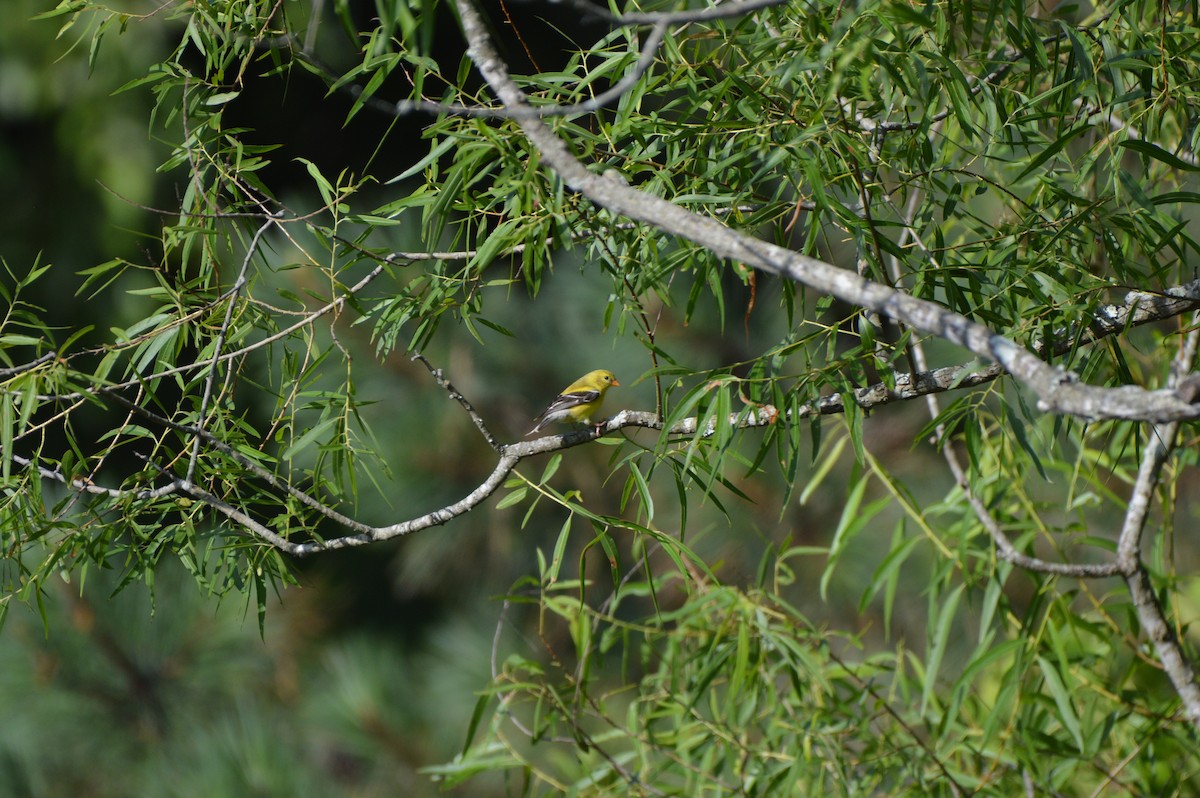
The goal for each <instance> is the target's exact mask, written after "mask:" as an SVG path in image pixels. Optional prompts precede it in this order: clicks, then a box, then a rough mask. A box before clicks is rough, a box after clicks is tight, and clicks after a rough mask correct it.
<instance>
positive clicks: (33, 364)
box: [0, 352, 58, 380]
mask: <svg viewBox="0 0 1200 798" xmlns="http://www.w3.org/2000/svg"><path fill="white" fill-rule="evenodd" d="M56 357H58V353H57V352H47V353H46V354H44V355H42V356H41V357H39V358H37V359H36V360H31V361H29V362H28V363H22V364H21V365H19V366H13V367H12V368H7V369H0V380H3V379H8V378H9V377H15V376H17V375H18V374H24V373H25V372H26V371H32V370H34V369H35V368H37V367H38V366H40V365H42V364H43V363H49V362H50V361H51V360H54V358H56Z"/></svg>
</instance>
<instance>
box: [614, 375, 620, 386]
mask: <svg viewBox="0 0 1200 798" xmlns="http://www.w3.org/2000/svg"><path fill="white" fill-rule="evenodd" d="M620 384H621V383H620V381H619V380H618V379H617V378H616V377H613V385H620Z"/></svg>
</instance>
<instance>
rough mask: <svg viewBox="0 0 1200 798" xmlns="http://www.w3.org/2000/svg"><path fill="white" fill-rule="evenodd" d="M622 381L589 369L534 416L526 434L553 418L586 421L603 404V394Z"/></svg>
mask: <svg viewBox="0 0 1200 798" xmlns="http://www.w3.org/2000/svg"><path fill="white" fill-rule="evenodd" d="M620 384H621V383H619V382H617V378H616V377H614V376H613V373H612V372H611V371H607V370H605V369H596V370H595V371H589V372H588V373H587V374H584V375H583V376H582V377H580V378H579V379H577V380H575V382H573V383H571V384H570V385H568V386H567V387H566V388H564V389H563V392H562V393H560V394H559V395H558V396H557V397H556V398H555V399H554V401H553V402H551V403H550V406H549V407H547V408H546V409H545V411H544V412H543V413H542V414H541V415H540V416H538V417H537V418H536V419H534V425H535V426H534V428H533V429H531V430H529V432H527V433H525V434H526V436H529V435H533V434H534V433H535V432H537V431H539V430H540V429H541V428H542V427H544V426H546V425H547V424H549V423H550V422H552V421H566V422H568V423H571V424H586V423H587V422H589V421H591V419H592V416H593V415H595V413H596V411H598V410H599V409H600V405H601V404H603V403H604V394H605V393H607V392H608V389H609V388H611V387H613V386H614V385H620Z"/></svg>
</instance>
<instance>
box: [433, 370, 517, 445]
mask: <svg viewBox="0 0 1200 798" xmlns="http://www.w3.org/2000/svg"><path fill="white" fill-rule="evenodd" d="M411 359H412V360H419V361H421V363H422V364H423V365H424V366H425V368H427V369H429V373H430V374H432V375H433V379H434V380H435V381H436V382H437V384H438V385H440V386H441V387H442V388H443V389H445V391H446V393H448V394H450V398H451V399H453V400H454V401H456V402H458V403H459V404H460V405H462V408H463V410H465V411H467V415H468V416H470V418H471V422H472V423H473V424H474V425H475V428H476V429H478V430H479V434H480V435H482V436H483V439H484V440H485V441H487V442H488V446H491V447H492V448H493V449H495V450H496V451H500V443H499V442H498V441H497V440H496V436H495V435H493V434H492V431H491V430H490V429H488V426H487V424H486V423H484V420H483V417H482V416H480V415H479V413H477V412H476V411H475V408H474V406H472V405H471V403H470V402H469V401H468V400H467V397H465V396H463V395H462V393H461V392H460V391H459V390H458V389H457V388H455V387H454V386H453V385H451V384H450V380H448V379H446V376H445V375H444V374H443V373H442V370H441V369H435V368H434V367H433V365H432V364H431V363H430V362H429V361H428V360H426V359H425V356H424V355H422V354H420V353H417V354H415V355H413V356H412V358H411Z"/></svg>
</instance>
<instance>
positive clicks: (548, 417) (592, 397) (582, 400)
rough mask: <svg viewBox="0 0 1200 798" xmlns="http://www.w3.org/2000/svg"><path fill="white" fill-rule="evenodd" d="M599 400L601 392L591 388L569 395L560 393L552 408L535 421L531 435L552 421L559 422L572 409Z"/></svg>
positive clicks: (543, 412)
mask: <svg viewBox="0 0 1200 798" xmlns="http://www.w3.org/2000/svg"><path fill="white" fill-rule="evenodd" d="M599 398H600V392H599V391H597V390H594V389H590V388H585V389H583V390H580V391H568V392H567V393H560V394H559V395H558V396H557V397H555V399H554V401H553V402H551V403H550V406H549V407H547V408H546V409H545V410H544V411H542V414H541V415H540V416H538V417H537V418H535V419H534V420H533V422H534V425H535V426H534V428H533V431H532V432H530V434H531V435H532V434H533V433H534V432H537V431H538V430H540V429H541V428H542V427H544V426H546V425H547V424H549V423H550V422H551V421H557V420H558V419H560V418H562V417H563V416H565V415H566V414H567V411H568V410H570V409H571V408H573V407H579V406H580V405H586V404H588V403H589V402H594V401H596V400H597V399H599Z"/></svg>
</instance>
